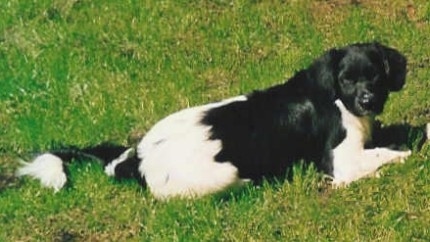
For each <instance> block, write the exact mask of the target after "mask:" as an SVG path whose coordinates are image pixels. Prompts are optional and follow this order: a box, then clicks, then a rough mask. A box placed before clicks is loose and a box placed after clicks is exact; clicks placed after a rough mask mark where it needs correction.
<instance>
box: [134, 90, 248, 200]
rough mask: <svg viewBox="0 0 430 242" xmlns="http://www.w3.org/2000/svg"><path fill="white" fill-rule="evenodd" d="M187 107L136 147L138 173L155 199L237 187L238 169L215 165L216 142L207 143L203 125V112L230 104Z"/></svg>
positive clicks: (207, 129) (228, 100)
mask: <svg viewBox="0 0 430 242" xmlns="http://www.w3.org/2000/svg"><path fill="white" fill-rule="evenodd" d="M244 100H246V97H245V96H238V97H235V98H231V99H227V100H225V101H222V102H217V103H212V104H207V105H203V106H198V107H193V108H188V109H185V110H182V111H179V112H177V113H174V114H172V115H170V116H167V117H166V118H164V119H163V120H161V121H160V122H158V123H157V124H155V125H154V127H153V128H152V129H151V130H150V131H149V132H148V133H147V135H146V136H145V137H144V138H143V139H142V140H141V142H140V143H139V145H138V147H137V154H138V157H139V158H140V159H141V160H142V162H141V164H140V166H139V171H140V172H141V174H142V175H144V176H145V179H146V182H147V184H148V187H149V189H150V190H151V192H152V193H153V194H154V196H155V197H156V198H160V199H165V198H169V197H175V196H179V197H195V196H201V195H205V194H210V193H216V192H221V191H223V190H226V189H227V188H229V187H232V186H236V185H240V184H241V183H242V182H243V181H242V180H241V179H239V177H238V170H237V168H236V167H235V166H233V165H232V164H231V163H229V162H223V163H220V162H216V161H215V160H214V156H215V155H216V154H217V153H218V152H219V151H220V150H221V142H220V141H219V140H210V139H209V131H210V127H209V126H206V125H203V124H202V123H201V119H202V117H203V115H204V113H205V112H206V111H208V110H210V109H212V108H215V107H219V106H222V105H226V104H228V103H230V102H233V101H244Z"/></svg>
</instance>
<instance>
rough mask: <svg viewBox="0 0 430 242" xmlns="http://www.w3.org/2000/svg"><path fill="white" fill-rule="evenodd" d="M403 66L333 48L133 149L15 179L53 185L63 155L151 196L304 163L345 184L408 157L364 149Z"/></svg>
mask: <svg viewBox="0 0 430 242" xmlns="http://www.w3.org/2000/svg"><path fill="white" fill-rule="evenodd" d="M406 66H407V60H406V58H405V56H404V55H403V54H401V53H400V52H399V51H398V50H396V49H393V48H391V47H387V46H384V45H382V44H379V43H376V42H374V43H356V44H352V45H348V46H345V47H341V48H334V49H331V50H328V51H327V52H325V53H324V54H323V55H322V56H321V57H319V58H318V59H316V60H315V61H314V62H313V63H312V64H311V65H310V66H309V68H307V69H304V70H300V71H298V72H296V74H295V75H294V76H293V77H291V78H290V79H289V80H287V81H285V82H284V83H283V84H280V85H276V86H273V87H270V88H268V89H266V90H260V91H254V92H252V93H250V94H248V95H242V96H237V97H233V98H230V99H226V100H223V101H219V102H215V103H210V104H206V105H202V106H197V107H191V108H187V109H184V110H181V111H178V112H176V113H173V114H171V115H169V116H167V117H166V118H164V119H162V120H161V121H159V122H158V123H156V124H155V125H154V126H153V127H152V128H151V129H150V130H149V131H148V132H147V134H146V135H145V136H144V137H143V138H142V139H141V141H140V142H139V143H138V145H137V146H136V147H135V148H128V147H122V146H114V145H107V144H102V145H99V146H95V147H89V148H83V149H77V148H67V149H61V150H55V151H51V152H46V153H43V154H41V155H38V156H36V157H35V158H34V159H33V160H32V161H31V162H23V166H22V167H21V168H19V170H18V171H17V175H18V176H23V175H29V176H31V177H33V178H36V179H39V180H40V181H41V183H42V185H44V186H46V187H51V188H53V189H54V190H55V191H58V190H60V189H61V188H62V187H63V186H64V185H65V183H66V181H67V177H66V174H65V166H64V165H65V162H66V161H70V160H71V159H72V158H76V157H78V158H79V159H82V158H85V159H87V160H89V159H94V158H95V159H99V160H101V161H103V165H104V170H105V173H106V174H107V175H109V176H114V177H116V178H135V179H137V180H139V181H140V182H141V183H142V184H143V185H145V186H147V187H148V188H149V189H150V191H151V193H152V194H153V196H154V197H155V198H157V199H168V198H172V197H182V198H195V197H200V196H204V195H207V194H216V193H221V192H224V191H228V190H229V189H231V188H235V187H240V186H242V185H243V184H246V183H248V182H249V181H252V182H254V183H258V182H261V181H262V180H263V179H270V178H282V177H285V176H286V172H287V171H288V170H290V169H291V168H292V167H293V166H294V164H297V163H298V162H303V163H304V164H313V165H314V166H315V167H316V169H317V170H318V171H319V172H322V173H323V174H325V175H327V176H329V177H331V178H332V182H333V184H334V185H347V184H349V183H351V182H353V181H356V180H358V179H360V178H362V177H365V176H367V175H369V174H371V173H373V172H375V171H376V170H377V169H378V168H379V167H381V166H382V165H384V164H387V163H391V162H396V161H403V160H404V159H406V158H407V157H408V156H409V155H410V154H411V151H410V150H403V151H400V150H393V149H389V148H386V147H375V146H373V147H369V144H370V143H371V139H372V131H373V127H374V125H373V123H374V117H375V115H378V114H380V113H381V112H382V111H383V108H384V104H385V102H386V100H387V98H388V95H389V93H390V92H396V91H399V90H401V89H402V87H403V86H404V84H405V78H406V72H407V69H406Z"/></svg>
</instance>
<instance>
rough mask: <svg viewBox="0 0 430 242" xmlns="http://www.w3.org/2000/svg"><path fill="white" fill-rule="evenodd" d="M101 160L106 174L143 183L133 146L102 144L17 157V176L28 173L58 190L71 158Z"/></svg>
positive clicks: (63, 180)
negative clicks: (25, 157)
mask: <svg viewBox="0 0 430 242" xmlns="http://www.w3.org/2000/svg"><path fill="white" fill-rule="evenodd" d="M74 160H79V161H89V160H93V161H94V160H95V161H98V162H100V163H101V164H102V165H103V167H104V171H105V173H106V174H107V175H108V176H114V177H115V178H120V179H121V178H134V179H137V180H138V181H139V183H141V184H143V183H144V179H143V177H142V176H141V175H140V173H139V169H138V168H139V159H138V158H137V155H136V152H135V149H134V148H128V147H125V146H119V145H113V144H108V143H103V144H100V145H97V146H92V147H87V148H75V147H68V148H62V149H57V150H52V151H49V152H46V153H43V154H39V155H37V156H36V157H34V158H33V159H32V160H31V161H30V162H26V161H24V160H20V162H21V163H22V166H21V167H20V168H19V169H18V170H17V172H16V175H17V176H30V177H32V178H34V179H37V180H40V182H41V184H42V185H43V186H45V187H49V188H53V189H54V191H56V192H57V191H59V190H60V189H61V188H63V187H64V185H65V184H66V182H67V175H66V173H67V172H66V170H67V169H66V165H67V164H68V163H70V162H71V161H74Z"/></svg>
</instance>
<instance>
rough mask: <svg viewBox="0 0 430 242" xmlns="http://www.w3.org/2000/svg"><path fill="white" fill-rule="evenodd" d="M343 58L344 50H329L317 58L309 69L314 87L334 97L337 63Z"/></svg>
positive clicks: (337, 72)
mask: <svg viewBox="0 0 430 242" xmlns="http://www.w3.org/2000/svg"><path fill="white" fill-rule="evenodd" d="M344 56H345V50H344V49H331V50H328V51H327V52H325V53H324V54H323V55H322V56H321V57H320V58H318V59H317V60H316V61H315V62H314V63H313V64H312V65H311V66H310V68H309V71H310V73H311V77H312V80H313V81H315V83H314V85H315V86H319V87H320V88H322V89H324V90H326V91H329V92H330V93H331V95H332V96H333V97H334V96H336V88H337V78H338V74H339V63H340V61H341V60H342V58H343V57H344Z"/></svg>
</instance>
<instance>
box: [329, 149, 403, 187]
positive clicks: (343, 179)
mask: <svg viewBox="0 0 430 242" xmlns="http://www.w3.org/2000/svg"><path fill="white" fill-rule="evenodd" d="M409 155H411V151H410V150H408V151H397V150H391V149H388V148H373V149H363V150H361V151H360V152H356V153H355V154H354V153H350V156H349V157H346V156H338V157H336V159H341V160H338V161H336V160H335V164H336V163H337V164H342V165H338V167H337V169H335V172H334V179H333V185H334V186H335V187H339V186H345V185H348V184H349V183H351V182H353V181H356V180H358V179H360V178H363V177H366V176H369V175H371V174H373V173H375V172H376V171H377V170H378V169H379V168H380V167H381V166H383V165H385V164H388V163H394V162H403V161H404V160H405V159H406V158H407V157H408V156H409Z"/></svg>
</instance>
